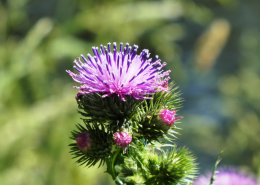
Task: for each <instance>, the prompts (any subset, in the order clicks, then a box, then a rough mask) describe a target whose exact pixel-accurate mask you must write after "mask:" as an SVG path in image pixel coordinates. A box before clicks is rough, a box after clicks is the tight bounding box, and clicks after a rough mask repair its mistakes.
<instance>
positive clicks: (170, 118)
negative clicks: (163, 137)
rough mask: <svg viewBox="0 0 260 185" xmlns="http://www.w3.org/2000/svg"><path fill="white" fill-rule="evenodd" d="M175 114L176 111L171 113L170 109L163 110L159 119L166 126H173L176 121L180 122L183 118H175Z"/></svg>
mask: <svg viewBox="0 0 260 185" xmlns="http://www.w3.org/2000/svg"><path fill="white" fill-rule="evenodd" d="M175 113H176V111H175V110H173V111H171V110H169V109H163V110H162V111H161V112H160V113H159V118H160V120H161V121H162V122H163V123H165V124H166V125H168V126H172V125H173V124H174V122H175V121H176V120H179V119H181V118H182V117H181V116H180V117H175Z"/></svg>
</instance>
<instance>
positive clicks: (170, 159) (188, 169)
mask: <svg viewBox="0 0 260 185" xmlns="http://www.w3.org/2000/svg"><path fill="white" fill-rule="evenodd" d="M147 168H148V170H149V172H150V175H149V176H145V180H146V181H145V183H144V184H146V185H148V184H149V185H150V184H152V185H169V184H172V185H181V184H185V185H186V184H188V183H191V182H192V181H193V179H194V178H195V177H196V174H197V166H196V163H195V158H194V156H193V155H192V154H191V153H190V152H189V151H188V150H187V149H186V148H180V149H177V146H176V145H175V146H174V147H173V148H171V149H169V150H167V151H166V152H163V155H160V156H158V155H157V154H155V153H149V154H148V163H147Z"/></svg>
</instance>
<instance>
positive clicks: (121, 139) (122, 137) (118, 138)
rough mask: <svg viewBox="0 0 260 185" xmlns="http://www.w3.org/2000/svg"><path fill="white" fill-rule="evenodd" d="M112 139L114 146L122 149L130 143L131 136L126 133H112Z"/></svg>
mask: <svg viewBox="0 0 260 185" xmlns="http://www.w3.org/2000/svg"><path fill="white" fill-rule="evenodd" d="M113 138H114V140H115V144H116V145H117V146H122V147H126V146H127V145H129V143H131V141H132V136H131V135H130V134H129V133H128V132H126V131H123V132H116V133H114V137H113Z"/></svg>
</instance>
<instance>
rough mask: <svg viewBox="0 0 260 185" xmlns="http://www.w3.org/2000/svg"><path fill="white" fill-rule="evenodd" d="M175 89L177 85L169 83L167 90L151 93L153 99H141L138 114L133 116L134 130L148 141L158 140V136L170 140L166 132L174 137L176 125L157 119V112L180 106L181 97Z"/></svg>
mask: <svg viewBox="0 0 260 185" xmlns="http://www.w3.org/2000/svg"><path fill="white" fill-rule="evenodd" d="M177 89H178V87H174V85H173V84H171V85H170V90H169V92H164V91H160V92H157V93H156V94H155V95H153V97H152V98H153V99H151V100H144V101H143V103H142V104H141V105H140V106H139V107H138V110H139V111H138V114H137V115H136V116H135V119H136V123H137V124H136V126H135V132H137V133H138V134H139V135H140V136H141V137H143V138H144V139H146V140H148V141H149V142H151V141H152V140H158V138H160V137H164V138H165V139H168V140H170V138H168V137H167V136H166V134H169V135H170V136H172V137H176V136H175V135H176V134H177V132H176V128H177V127H176V125H173V126H169V125H166V124H164V123H163V122H162V120H160V119H159V113H160V111H161V110H162V109H169V110H175V109H178V108H180V105H181V102H182V98H180V93H179V92H176V91H177Z"/></svg>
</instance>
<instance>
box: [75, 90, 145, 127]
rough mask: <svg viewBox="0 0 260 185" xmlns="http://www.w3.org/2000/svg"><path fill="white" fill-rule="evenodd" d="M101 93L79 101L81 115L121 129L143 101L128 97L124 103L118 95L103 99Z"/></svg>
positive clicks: (82, 97) (89, 95) (86, 96)
mask: <svg viewBox="0 0 260 185" xmlns="http://www.w3.org/2000/svg"><path fill="white" fill-rule="evenodd" d="M101 96H102V95H101V94H99V93H93V94H86V95H84V96H81V98H79V99H78V100H77V103H78V107H79V109H80V110H79V113H80V114H81V115H83V116H84V119H86V120H90V121H98V122H99V123H106V122H109V124H110V125H111V126H112V127H121V126H122V125H123V124H124V122H125V120H129V119H130V118H131V117H132V116H133V115H134V114H135V113H136V107H137V106H138V105H139V104H140V103H141V102H142V100H136V99H135V98H133V97H130V96H126V101H122V100H121V98H120V97H118V96H117V95H111V96H110V97H105V98H102V97H101Z"/></svg>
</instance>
